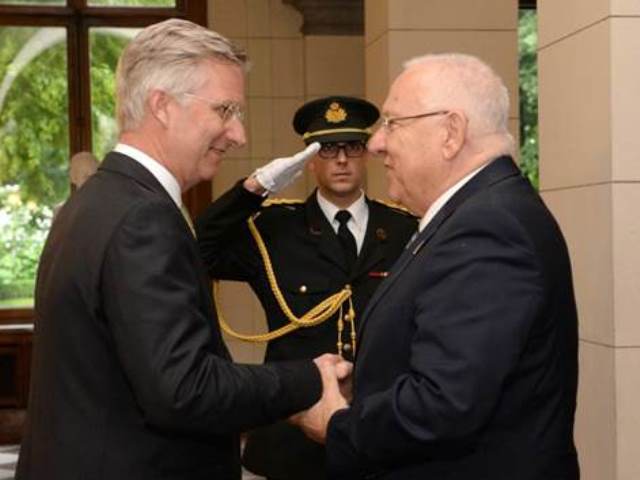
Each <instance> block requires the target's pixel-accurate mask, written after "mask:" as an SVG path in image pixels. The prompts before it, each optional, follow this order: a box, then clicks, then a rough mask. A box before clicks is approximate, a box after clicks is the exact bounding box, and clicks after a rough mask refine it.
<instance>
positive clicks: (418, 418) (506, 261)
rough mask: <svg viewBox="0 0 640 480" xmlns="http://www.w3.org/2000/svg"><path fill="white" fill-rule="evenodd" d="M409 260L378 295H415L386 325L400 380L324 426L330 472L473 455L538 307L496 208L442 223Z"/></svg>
mask: <svg viewBox="0 0 640 480" xmlns="http://www.w3.org/2000/svg"><path fill="white" fill-rule="evenodd" d="M418 255H419V256H418V257H417V258H415V259H414V260H413V262H414V265H411V270H410V272H409V271H408V270H409V269H407V270H405V271H403V272H402V273H401V275H405V276H401V277H400V278H398V279H397V280H396V282H395V284H394V285H393V286H392V287H391V288H390V289H389V291H388V292H386V293H385V295H387V298H388V302H392V301H394V300H395V297H394V296H396V295H401V294H399V293H398V292H399V291H401V290H402V289H405V288H408V289H409V291H411V292H415V294H414V293H412V295H411V296H412V297H413V298H412V299H411V300H409V302H410V305H409V308H408V309H407V310H408V311H409V312H411V313H410V317H409V318H404V319H398V318H393V319H392V318H388V319H386V320H388V322H395V324H396V325H398V324H399V323H402V326H401V327H400V326H398V327H397V328H406V329H407V331H408V332H410V335H411V337H410V342H409V345H410V351H409V352H408V355H409V368H408V371H406V372H405V373H403V374H401V375H399V376H398V377H397V378H396V379H395V381H394V382H393V383H392V385H391V386H390V387H389V388H387V389H386V390H382V391H378V392H375V393H373V394H370V395H368V396H367V397H365V398H357V392H356V399H355V402H354V405H353V407H352V408H350V409H349V410H343V411H340V412H338V413H337V414H336V415H335V416H334V418H332V420H331V422H330V424H329V431H328V440H327V448H328V462H329V470H330V471H331V472H348V471H350V470H351V469H353V468H354V466H356V465H359V466H360V467H361V468H362V469H364V470H365V471H367V470H372V471H375V470H376V469H377V468H380V469H384V468H385V465H386V466H389V465H396V466H397V465H398V464H400V463H401V462H411V460H412V459H413V460H415V459H416V458H420V459H421V461H428V460H429V458H442V455H444V454H445V452H446V455H448V456H451V455H453V458H455V456H456V455H457V454H460V455H462V454H463V453H464V452H465V450H467V449H469V448H474V441H475V440H476V439H477V436H478V434H479V432H481V431H482V429H483V426H484V425H485V424H486V423H487V422H488V421H489V419H490V417H491V415H492V412H493V411H494V410H495V408H496V406H497V404H498V401H499V398H500V394H501V390H502V389H503V388H504V385H505V384H506V383H508V382H509V381H511V380H510V378H511V375H513V374H514V372H515V369H516V366H517V364H518V360H519V357H520V355H521V353H522V352H523V350H524V349H525V344H526V342H527V338H528V334H529V332H530V330H531V327H532V325H533V323H534V320H535V319H536V317H537V316H538V315H539V313H540V309H541V308H543V305H542V304H543V282H542V278H541V267H540V265H539V264H538V262H537V260H536V257H535V254H534V247H533V245H532V242H531V240H530V239H529V238H528V236H527V234H526V233H525V230H524V228H522V226H521V225H520V224H519V223H518V221H517V220H516V219H515V218H513V217H512V216H510V214H508V213H506V212H501V211H500V210H499V209H497V208H496V207H488V206H484V207H478V208H473V209H467V210H466V211H465V212H463V213H461V214H460V215H455V216H454V217H452V218H450V219H449V220H448V222H447V224H446V225H445V226H442V227H441V229H440V231H439V232H438V233H437V234H436V236H434V237H433V238H432V240H431V241H430V242H429V243H428V244H426V245H425V246H424V247H423V249H422V250H421V251H420V253H419V254H418ZM384 302H385V299H384V298H383V299H382V300H381V301H380V302H379V304H382V303H384ZM371 314H372V315H373V316H375V315H376V311H375V310H374V311H373V312H372V313H371ZM405 323H406V324H405ZM376 334H378V335H379V334H380V332H375V331H373V332H365V335H376ZM357 381H358V379H357V378H356V385H357ZM336 478H342V477H341V475H339V474H336Z"/></svg>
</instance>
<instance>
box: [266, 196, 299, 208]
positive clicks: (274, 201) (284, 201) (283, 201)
mask: <svg viewBox="0 0 640 480" xmlns="http://www.w3.org/2000/svg"><path fill="white" fill-rule="evenodd" d="M303 203H304V200H301V199H299V198H268V199H267V200H265V201H264V202H262V206H263V207H271V206H274V205H302V204H303Z"/></svg>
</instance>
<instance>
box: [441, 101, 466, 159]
mask: <svg viewBox="0 0 640 480" xmlns="http://www.w3.org/2000/svg"><path fill="white" fill-rule="evenodd" d="M468 127H469V123H468V120H467V117H466V115H464V114H463V113H462V112H459V111H457V110H452V111H451V112H450V113H449V115H447V118H446V119H445V131H446V136H445V141H444V143H443V145H442V151H443V155H444V158H446V159H447V160H450V159H452V158H454V157H455V156H456V155H457V154H458V153H459V152H460V150H462V147H463V145H464V141H465V138H466V136H467V129H468Z"/></svg>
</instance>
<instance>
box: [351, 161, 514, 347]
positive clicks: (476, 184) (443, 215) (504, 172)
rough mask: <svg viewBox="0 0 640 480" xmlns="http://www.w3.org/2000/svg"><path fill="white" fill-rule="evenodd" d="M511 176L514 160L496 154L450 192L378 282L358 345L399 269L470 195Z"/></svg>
mask: <svg viewBox="0 0 640 480" xmlns="http://www.w3.org/2000/svg"><path fill="white" fill-rule="evenodd" d="M514 175H520V170H519V169H518V167H517V166H516V165H515V164H514V163H513V159H512V158H511V157H510V156H503V157H499V158H497V159H495V160H494V161H492V162H491V163H490V164H489V165H487V166H486V167H485V168H484V169H483V170H481V171H480V172H479V173H478V174H477V175H476V176H474V177H472V178H471V180H469V181H468V182H467V183H466V184H465V185H464V186H463V187H462V188H461V189H460V190H458V191H457V192H456V193H455V194H454V195H453V197H451V198H450V199H449V201H448V202H447V203H445V204H444V206H443V207H442V208H441V209H440V211H439V212H438V213H437V214H436V216H435V217H433V219H432V220H431V221H430V222H429V224H428V225H427V226H426V228H425V229H424V230H422V232H420V233H419V234H418V236H417V237H416V238H414V239H413V241H412V242H411V243H409V245H407V248H406V249H405V251H404V252H403V253H402V255H400V258H398V260H397V261H396V263H395V264H394V266H393V268H392V269H391V271H390V272H389V276H388V277H387V278H386V279H385V280H384V281H383V282H382V283H381V284H380V286H379V287H378V289H377V290H376V292H375V293H374V294H373V296H372V297H371V300H370V301H369V303H368V304H367V308H366V309H365V311H364V313H363V315H362V321H361V322H360V329H359V330H358V340H357V341H358V344H360V343H361V337H362V335H363V333H364V330H365V325H366V323H367V321H368V319H369V317H370V313H371V312H372V311H373V309H374V308H375V306H376V304H377V303H378V302H379V301H380V299H381V298H382V297H383V296H384V295H385V293H386V292H387V290H389V288H390V287H391V286H392V285H393V284H394V283H395V282H396V280H397V279H398V278H399V277H400V275H401V273H402V271H403V270H404V269H405V268H407V266H408V265H409V264H410V263H411V262H412V261H413V259H414V258H415V257H416V255H417V254H418V253H419V252H420V250H422V248H423V247H425V245H427V244H428V243H429V241H430V240H431V239H432V238H433V236H434V235H435V234H436V232H437V231H438V230H439V229H440V227H441V226H442V225H443V224H444V222H445V221H446V220H447V219H448V218H449V217H450V216H451V215H452V214H453V213H454V212H455V211H456V209H457V208H458V207H459V206H460V205H462V204H463V203H464V202H465V201H467V200H468V199H469V198H471V197H473V196H474V195H475V194H477V193H478V192H481V191H482V190H484V189H486V188H489V187H490V186H491V185H493V184H494V183H496V182H499V181H501V180H504V179H505V178H508V177H512V176H514ZM427 268H428V267H427Z"/></svg>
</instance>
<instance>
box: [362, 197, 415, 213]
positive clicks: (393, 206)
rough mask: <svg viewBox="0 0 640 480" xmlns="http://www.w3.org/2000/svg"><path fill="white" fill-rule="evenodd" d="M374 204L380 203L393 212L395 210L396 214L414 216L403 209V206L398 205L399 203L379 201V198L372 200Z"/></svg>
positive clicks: (405, 208)
mask: <svg viewBox="0 0 640 480" xmlns="http://www.w3.org/2000/svg"><path fill="white" fill-rule="evenodd" d="M372 200H373V201H374V202H376V203H380V204H382V205H384V206H385V207H389V208H391V209H393V210H397V211H398V212H402V213H404V214H406V215H411V216H414V215H413V213H411V212H410V211H409V210H408V209H407V207H404V206H403V205H400V204H399V203H395V202H390V201H388V200H381V199H380V198H373V199H372Z"/></svg>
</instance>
